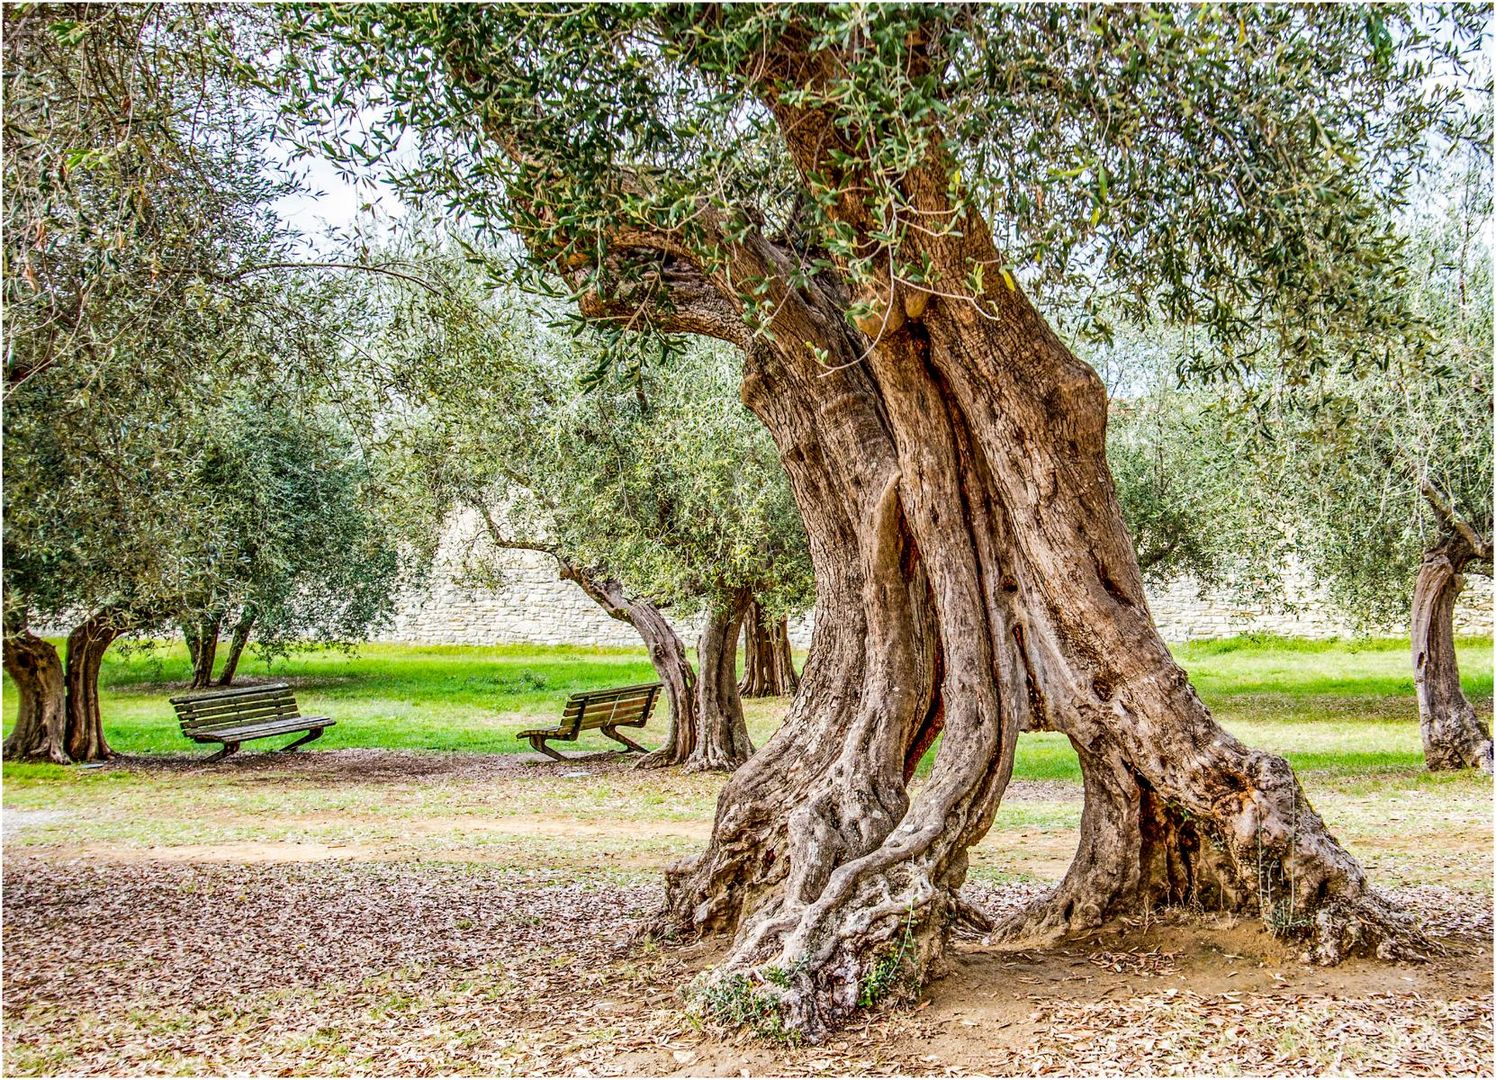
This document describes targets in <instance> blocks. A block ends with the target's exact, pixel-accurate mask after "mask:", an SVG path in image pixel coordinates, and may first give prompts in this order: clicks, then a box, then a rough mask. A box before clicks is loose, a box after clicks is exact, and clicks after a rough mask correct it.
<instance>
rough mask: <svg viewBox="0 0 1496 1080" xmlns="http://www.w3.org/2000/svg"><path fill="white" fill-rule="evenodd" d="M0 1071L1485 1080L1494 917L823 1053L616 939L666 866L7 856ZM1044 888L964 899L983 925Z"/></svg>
mask: <svg viewBox="0 0 1496 1080" xmlns="http://www.w3.org/2000/svg"><path fill="white" fill-rule="evenodd" d="M5 885H6V888H5V895H4V915H5V920H4V953H5V955H4V959H5V976H6V978H5V986H4V1000H3V1004H4V1015H5V1021H6V1023H5V1032H4V1048H5V1059H4V1065H5V1072H6V1074H8V1075H18V1074H23V1073H24V1074H38V1073H58V1072H68V1073H91V1074H101V1073H121V1072H152V1073H158V1072H164V1071H171V1072H198V1073H224V1072H253V1073H281V1074H287V1073H297V1074H305V1073H331V1074H359V1073H384V1074H394V1075H402V1076H403V1075H424V1074H431V1073H469V1074H471V1073H478V1074H497V1075H507V1074H523V1073H536V1074H545V1075H559V1074H578V1073H581V1074H592V1075H622V1074H658V1073H677V1074H682V1075H733V1076H736V1075H741V1074H742V1073H743V1072H744V1070H747V1071H748V1072H750V1073H757V1074H766V1073H768V1074H791V1075H815V1074H838V1073H898V1074H917V1075H934V1074H961V1073H992V1074H1027V1073H1044V1072H1057V1073H1097V1072H1117V1071H1127V1072H1149V1073H1160V1072H1202V1071H1203V1072H1222V1071H1229V1072H1245V1073H1259V1074H1272V1075H1276V1074H1281V1073H1283V1072H1327V1071H1328V1072H1357V1073H1364V1074H1382V1075H1402V1074H1409V1073H1413V1074H1452V1073H1482V1072H1485V1073H1488V1072H1489V1070H1490V1060H1491V1052H1492V1045H1491V996H1492V993H1491V991H1492V988H1491V950H1490V945H1489V941H1490V936H1491V907H1490V898H1489V897H1488V896H1471V895H1466V894H1460V893H1456V892H1452V891H1450V890H1445V889H1437V888H1424V889H1418V890H1410V891H1407V892H1405V893H1404V894H1402V895H1401V896H1400V899H1402V900H1403V901H1404V902H1406V903H1408V904H1410V905H1412V906H1414V907H1415V908H1416V909H1417V910H1418V911H1419V912H1420V913H1422V914H1423V915H1424V917H1425V919H1426V920H1427V922H1428V925H1429V927H1430V930H1431V932H1432V933H1434V934H1436V935H1438V936H1439V937H1440V939H1441V941H1442V942H1443V944H1444V946H1445V952H1444V954H1443V955H1441V956H1439V957H1437V958H1435V959H1434V960H1433V961H1431V962H1429V963H1426V964H1418V965H1389V964H1381V963H1373V962H1356V963H1351V964H1347V965H1345V966H1343V967H1341V968H1336V969H1329V970H1326V969H1318V968H1309V967H1305V966H1303V965H1301V964H1299V963H1298V961H1297V960H1296V959H1294V954H1293V950H1292V949H1291V948H1288V947H1286V946H1284V944H1283V943H1281V942H1278V941H1276V940H1274V939H1273V938H1271V937H1269V936H1268V935H1266V934H1264V933H1263V932H1261V931H1260V930H1259V929H1258V928H1256V927H1255V926H1253V925H1251V924H1247V923H1238V922H1232V921H1219V920H1213V919H1211V918H1210V917H1209V916H1202V915H1200V914H1198V913H1177V914H1171V915H1169V916H1168V917H1166V918H1164V919H1162V920H1150V921H1149V922H1148V923H1147V924H1146V925H1137V926H1130V927H1120V928H1116V929H1113V930H1111V931H1108V932H1106V933H1101V934H1097V935H1093V936H1091V937H1088V938H1084V939H1078V940H1072V941H1069V942H1066V943H1063V944H1060V945H1056V946H1053V947H1049V948H1045V949H1031V950H1025V951H1021V952H1015V951H1002V950H998V949H995V948H992V947H990V946H985V945H983V944H982V943H981V942H980V941H976V940H964V941H962V942H960V943H958V945H957V947H956V948H955V949H954V950H953V951H954V956H953V963H952V970H951V972H950V974H948V975H947V976H946V977H944V978H942V979H939V980H937V981H936V982H934V983H933V984H932V985H931V986H929V987H928V988H926V990H925V992H924V993H923V994H922V995H920V996H919V997H918V998H917V999H916V1000H914V1001H913V1002H909V1003H906V1004H903V1005H898V1006H894V1005H890V1006H886V1007H884V1008H881V1009H878V1010H875V1011H873V1012H871V1013H869V1014H868V1017H867V1019H866V1021H865V1022H864V1023H863V1024H862V1025H860V1026H858V1027H856V1028H854V1029H853V1030H849V1031H847V1032H844V1033H842V1034H841V1035H839V1036H837V1037H835V1038H833V1039H831V1040H829V1041H828V1042H827V1043H825V1044H824V1045H820V1046H805V1047H785V1046H780V1045H775V1044H770V1043H765V1042H763V1041H759V1040H755V1039H752V1038H745V1037H741V1036H739V1037H734V1038H732V1039H730V1040H728V1041H722V1040H721V1039H720V1038H718V1037H717V1036H715V1035H712V1034H710V1033H707V1032H704V1031H703V1030H702V1029H701V1027H700V1024H699V1022H697V1021H695V1020H694V1019H693V1018H691V1017H690V1016H688V1015H687V1014H686V1012H685V1010H684V1004H683V999H682V996H681V994H680V990H681V989H682V987H683V986H684V985H685V984H686V983H687V982H688V981H689V980H690V979H691V978H692V977H693V976H694V975H695V973H696V972H697V971H699V970H700V969H701V968H702V967H703V966H704V965H705V964H707V963H709V962H710V961H711V959H712V958H713V956H714V952H713V949H714V946H712V945H709V944H694V945H666V946H657V945H654V944H651V943H649V942H647V941H643V942H636V941H632V940H631V935H632V932H633V931H634V929H635V928H636V927H638V926H639V925H641V923H642V922H643V921H644V920H645V919H646V918H647V917H648V915H649V913H650V912H651V911H652V910H653V908H654V906H655V905H656V904H657V903H658V902H659V900H660V894H659V889H658V886H657V885H656V879H655V878H654V877H653V876H652V875H651V876H649V877H648V878H644V879H638V878H618V877H608V876H603V875H596V874H594V875H586V876H583V877H580V878H579V877H578V876H577V875H576V874H575V873H566V874H562V873H557V872H554V871H534V872H518V871H512V870H508V871H506V870H499V869H496V868H487V867H469V866H461V865H451V864H429V863H427V864H417V863H411V862H401V863H380V862H355V861H345V860H337V861H322V862H317V863H285V862H282V863H265V862H261V863H256V864H254V865H231V864H216V863H215V864H197V863H190V862H187V863H171V864H168V863H164V862H159V861H156V862H145V863H135V864H123V863H113V862H93V861H84V860H60V859H52V858H46V859H43V858H35V857H30V856H16V855H11V856H8V857H7V860H6V881H5ZM1034 892H1035V889H1034V887H1032V886H1028V887H1024V886H1019V887H999V886H988V887H983V888H973V889H972V890H971V893H972V897H973V899H975V900H977V901H978V902H980V903H981V904H982V905H983V906H985V907H987V908H988V909H990V910H993V911H994V912H996V911H1000V910H1004V909H1009V908H1011V907H1013V906H1016V905H1017V904H1020V903H1022V902H1023V901H1024V900H1025V899H1027V898H1028V897H1029V896H1031V895H1033V893H1034Z"/></svg>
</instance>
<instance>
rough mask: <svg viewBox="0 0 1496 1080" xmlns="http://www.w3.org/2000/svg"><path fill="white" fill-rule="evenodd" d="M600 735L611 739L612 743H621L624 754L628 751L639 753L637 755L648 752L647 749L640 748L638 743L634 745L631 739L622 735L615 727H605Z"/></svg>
mask: <svg viewBox="0 0 1496 1080" xmlns="http://www.w3.org/2000/svg"><path fill="white" fill-rule="evenodd" d="M602 733H603V734H604V735H606V736H607V737H608V738H610V739H612V740H613V741H614V742H619V743H623V745H624V750H625V752H627V751H629V750H633V751H634V752H636V753H639V754H647V753H649V751H648V750H647V749H645V748H644V747H642V746H640V745H639V744H638V743H636V742H635V741H634V740H633V739H631V738H629V737H628V736H627V735H625V734H623V733H622V732H621V731H619V730H618V729H617V728H616V727H605V728H603V729H602Z"/></svg>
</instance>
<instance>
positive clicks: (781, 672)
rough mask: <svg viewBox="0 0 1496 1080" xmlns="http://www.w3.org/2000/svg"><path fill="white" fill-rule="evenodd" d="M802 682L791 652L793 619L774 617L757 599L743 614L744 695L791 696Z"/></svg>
mask: <svg viewBox="0 0 1496 1080" xmlns="http://www.w3.org/2000/svg"><path fill="white" fill-rule="evenodd" d="M799 685H800V676H799V675H798V674H796V673H795V661H794V657H793V655H792V654H791V652H790V631H789V619H788V618H786V617H784V616H782V615H781V616H780V617H779V618H778V619H770V618H768V617H767V616H766V615H765V614H764V610H763V608H762V607H761V606H760V605H759V602H758V601H757V600H754V601H753V602H752V603H750V604H749V605H748V613H747V614H746V615H745V616H744V617H743V678H742V680H741V681H740V682H739V683H738V693H739V694H741V695H742V696H743V697H788V696H789V695H790V694H793V693H794V692H795V690H796V689H797V688H798V687H799Z"/></svg>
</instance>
